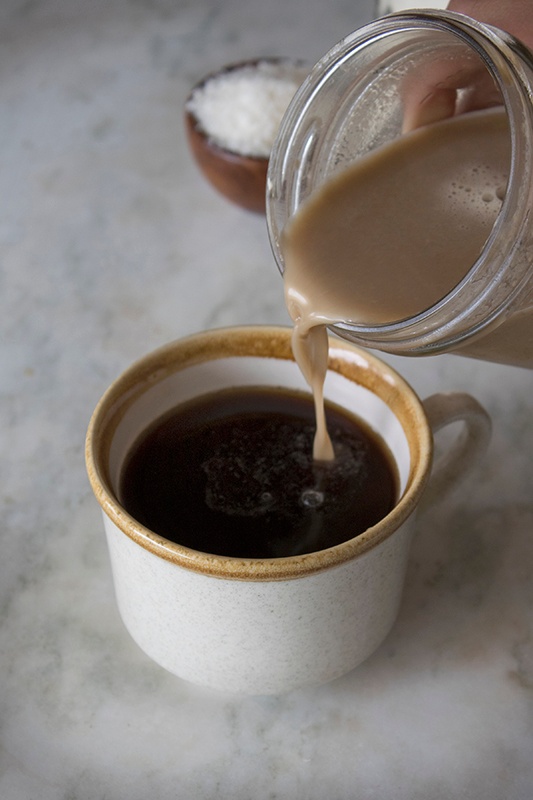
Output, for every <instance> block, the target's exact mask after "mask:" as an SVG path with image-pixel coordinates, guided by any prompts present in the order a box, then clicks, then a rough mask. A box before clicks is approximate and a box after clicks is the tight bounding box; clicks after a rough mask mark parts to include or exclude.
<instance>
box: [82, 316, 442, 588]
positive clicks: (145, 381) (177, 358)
mask: <svg viewBox="0 0 533 800" xmlns="http://www.w3.org/2000/svg"><path fill="white" fill-rule="evenodd" d="M291 333H292V332H291V329H290V328H288V327H282V326H263V325H251V326H236V327H228V328H216V329H212V330H209V331H203V332H200V333H196V334H192V335H190V336H187V337H185V338H182V339H178V340H176V341H173V342H170V343H168V344H166V345H163V346H162V347H159V348H158V349H156V350H154V351H152V352H150V353H148V354H147V355H145V356H143V357H142V358H140V359H139V360H137V361H135V362H134V363H133V364H131V366H129V367H128V368H127V369H126V370H125V371H124V372H123V373H122V374H121V375H120V376H119V377H118V378H117V379H116V380H115V381H114V382H113V383H112V384H111V386H110V387H109V388H108V389H107V391H106V392H105V393H104V395H103V396H102V398H101V399H100V401H99V403H98V405H97V406H96V408H95V410H94V413H93V415H92V417H91V420H90V423H89V428H88V431H87V436H86V443H85V458H86V465H87V472H88V476H89V480H90V483H91V486H92V489H93V492H94V494H95V496H96V498H97V500H98V503H99V504H100V506H101V508H102V510H103V512H104V513H105V514H106V515H107V516H108V517H109V518H110V519H111V521H112V522H113V523H114V524H115V525H116V526H117V528H119V530H120V531H122V532H123V533H124V534H126V536H128V537H129V538H130V539H132V540H133V541H134V542H136V543H137V544H138V545H140V546H141V547H143V548H144V549H145V550H148V551H150V552H151V553H153V554H154V555H156V556H158V557H159V558H163V559H165V560H167V561H170V562H172V563H175V564H177V565H179V566H181V567H184V568H185V569H188V570H192V571H195V572H199V573H203V574H208V575H212V576H214V577H218V578H226V579H237V580H247V581H265V580H266V581H271V580H284V579H289V578H297V577H303V576H304V575H307V574H312V573H315V572H319V571H322V570H325V569H328V568H331V567H334V566H337V565H340V564H342V563H345V562H347V561H350V560H352V559H354V558H356V557H359V556H361V555H362V554H363V553H365V552H367V551H369V550H371V549H372V548H374V547H376V546H377V545H378V544H380V543H381V542H382V541H384V540H385V539H387V538H388V537H389V536H391V535H392V534H393V533H394V532H395V531H396V530H398V528H400V526H401V525H402V524H403V522H404V521H405V520H406V519H407V518H408V517H409V516H410V515H411V513H413V511H414V510H415V508H416V506H417V504H418V501H419V499H420V496H421V494H422V492H423V490H424V488H425V485H426V483H427V480H428V478H429V474H430V469H431V463H432V457H433V436H432V433H431V428H430V425H429V423H428V419H427V416H426V412H425V410H424V407H423V404H422V402H421V400H420V399H419V397H418V396H417V395H416V393H415V392H414V390H413V389H412V388H411V386H410V385H409V384H408V383H407V381H405V379H404V378H402V377H401V376H400V375H399V374H398V373H397V372H396V370H394V369H393V368H392V367H390V366H389V365H388V364H386V363H385V362H383V361H382V360H381V359H379V358H377V357H375V356H374V355H372V354H370V353H367V352H366V351H364V350H362V349H361V348H359V347H357V346H356V345H353V344H350V343H347V342H344V341H340V340H338V339H335V338H331V339H330V355H329V369H330V370H333V371H335V372H337V373H339V374H341V375H343V376H344V377H346V378H347V379H348V380H351V381H354V382H356V383H360V384H362V385H363V386H365V387H366V388H368V389H370V390H371V391H372V392H373V393H374V394H376V395H377V396H378V397H380V398H381V399H382V400H383V401H384V402H385V404H386V405H387V406H389V408H390V409H391V410H392V412H393V413H394V414H395V416H397V418H398V419H399V420H400V423H401V426H402V428H403V430H404V433H405V435H406V437H407V440H408V445H409V452H410V461H411V463H410V468H409V476H408V479H407V484H406V487H405V489H404V491H403V493H402V496H401V498H400V499H399V500H398V502H397V504H396V506H395V507H394V509H393V510H392V511H391V512H390V513H389V514H388V515H387V516H386V517H385V518H384V519H382V520H380V521H379V522H378V523H377V524H376V525H373V526H372V527H370V528H368V529H367V530H366V531H365V532H364V533H362V534H359V535H358V536H356V537H354V538H352V539H348V540H347V541H345V542H342V543H341V544H339V545H336V546H335V547H331V548H328V549H326V550H320V551H317V552H313V553H306V554H302V555H296V556H289V557H284V558H275V559H246V558H234V557H231V556H220V555H213V554H209V553H203V552H200V551H196V550H193V549H190V548H188V547H184V546H183V545H180V544H177V543H175V542H172V541H169V540H167V539H165V538H163V537H162V536H159V535H158V534H156V533H154V532H153V531H151V530H149V529H148V528H146V527H145V526H144V525H142V524H140V523H139V522H137V520H135V519H134V518H133V517H132V516H131V515H130V514H129V513H128V512H127V511H126V509H125V508H124V507H123V506H122V505H121V503H120V502H119V501H118V499H117V497H116V495H115V492H114V490H113V488H112V485H111V481H110V478H109V474H108V470H107V467H106V465H107V460H108V454H109V448H110V445H111V440H112V437H113V434H114V432H115V430H116V427H117V425H118V423H119V422H120V420H121V419H122V417H123V415H124V414H125V412H126V411H127V410H128V408H130V407H131V405H132V404H133V403H134V402H135V400H136V399H138V398H139V397H140V396H141V395H142V394H143V393H144V392H145V391H146V390H147V389H148V388H149V387H150V386H153V385H154V384H156V383H158V382H159V381H161V380H162V379H163V378H165V377H167V376H169V375H172V374H174V373H176V372H178V371H180V370H181V369H184V368H187V367H191V366H193V365H196V364H201V363H205V362H209V361H214V360H216V359H220V358H229V357H236V356H247V357H259V358H276V359H287V360H291V361H293V360H294V359H293V356H292V350H291ZM362 375H364V376H365V380H360V377H361V376H362ZM258 383H259V382H258ZM139 433H141V431H139Z"/></svg>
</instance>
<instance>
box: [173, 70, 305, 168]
mask: <svg viewBox="0 0 533 800" xmlns="http://www.w3.org/2000/svg"><path fill="white" fill-rule="evenodd" d="M304 77H305V72H304V70H303V69H302V68H300V67H297V66H295V65H292V64H287V63H284V62H280V63H271V62H268V61H260V62H259V63H258V64H256V65H245V66H243V67H241V68H237V69H233V70H228V72H222V73H220V75H216V76H214V77H213V78H211V79H209V80H207V81H206V82H205V83H204V84H203V85H202V86H200V87H198V88H197V89H195V91H194V92H193V93H192V95H191V97H190V99H189V101H188V102H187V109H188V110H189V111H191V112H192V113H193V114H194V116H195V117H196V119H197V121H198V124H199V126H200V128H201V129H202V130H203V131H204V133H205V134H207V136H208V137H209V138H210V139H211V140H212V141H213V142H215V143H216V144H217V145H219V146H220V147H224V148H225V149H226V150H231V151H232V152H234V153H240V154H241V155H247V156H264V157H267V158H268V156H269V155H270V151H271V149H272V145H273V143H274V139H275V137H276V133H277V130H278V127H279V124H280V122H281V118H282V116H283V114H284V113H285V110H286V109H287V106H288V105H289V103H290V101H291V100H292V98H293V96H294V93H295V92H296V90H297V89H298V87H299V85H300V83H301V82H302V80H303V78H304Z"/></svg>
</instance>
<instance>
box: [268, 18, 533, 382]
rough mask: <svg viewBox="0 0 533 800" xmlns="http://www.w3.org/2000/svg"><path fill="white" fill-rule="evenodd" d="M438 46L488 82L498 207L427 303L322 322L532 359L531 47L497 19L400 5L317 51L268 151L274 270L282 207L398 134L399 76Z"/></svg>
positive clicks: (462, 350)
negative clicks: (476, 243) (460, 273)
mask: <svg viewBox="0 0 533 800" xmlns="http://www.w3.org/2000/svg"><path fill="white" fill-rule="evenodd" d="M440 58H442V59H450V58H459V59H464V58H467V59H469V60H470V62H472V60H477V61H478V62H479V65H480V67H481V68H482V69H483V70H484V71H486V74H487V75H488V76H489V77H490V80H491V81H492V82H493V85H494V87H495V89H496V90H497V91H498V92H499V95H500V99H499V102H500V103H501V105H502V106H503V107H504V109H505V112H506V114H507V117H508V122H509V130H510V139H511V160H510V173H509V180H508V184H507V188H506V192H505V196H504V199H503V202H502V205H501V209H500V211H499V212H498V215H497V217H496V220H495V223H494V225H493V227H492V230H491V233H490V235H489V237H488V238H487V240H486V242H485V245H484V247H483V250H482V252H481V254H480V256H479V258H478V259H477V261H476V262H475V263H474V264H473V265H472V266H471V268H470V269H469V271H468V272H467V274H465V276H464V278H463V280H462V281H461V282H460V283H459V284H458V285H457V286H455V287H454V288H453V289H452V290H451V291H450V292H449V294H447V295H446V296H445V297H443V298H442V299H440V300H439V301H438V302H437V303H436V304H435V305H433V306H432V307H431V308H427V309H421V310H420V312H419V313H417V314H416V315H415V316H413V317H410V318H407V319H402V320H399V321H393V322H390V323H388V322H387V323H384V324H375V323H371V324H364V323H360V322H359V321H358V320H356V319H354V320H346V321H343V322H342V323H339V324H335V325H334V326H332V329H333V330H334V331H335V332H336V333H337V334H339V335H340V336H341V337H343V338H345V339H349V340H351V341H354V342H356V343H358V344H360V345H363V346H366V347H369V348H373V349H377V350H383V351H386V352H389V353H394V354H398V355H433V354H437V353H442V352H454V353H458V354H462V355H468V356H472V357H476V358H482V359H485V360H488V361H496V362H500V363H507V364H514V365H517V366H525V367H533V266H532V264H533V223H532V220H531V212H532V209H533V104H532V100H531V97H532V95H533V56H532V55H531V53H530V52H529V51H528V50H527V49H526V48H525V47H524V46H523V45H522V44H521V43H520V42H518V41H517V40H515V39H514V38H513V37H511V36H510V35H508V34H506V33H504V32H502V31H499V30H496V29H495V28H492V27H490V26H488V25H485V24H482V23H478V22H477V21H474V20H471V19H469V18H468V17H466V16H464V15H460V14H455V13H452V12H446V11H431V10H425V11H411V12H403V13H399V14H392V15H389V16H386V17H383V18H381V19H379V20H376V21H374V22H372V23H370V24H369V25H367V26H365V27H363V28H361V29H360V30H358V31H355V32H354V33H352V34H351V35H350V36H348V37H347V38H346V39H344V40H343V41H341V42H339V43H338V44H337V45H336V46H335V47H334V48H333V49H332V50H331V51H330V52H329V53H328V54H327V55H325V56H324V57H323V58H322V59H321V60H320V61H319V62H318V63H317V64H316V65H315V67H314V68H313V69H312V71H311V73H310V74H309V76H308V77H307V79H306V80H305V82H304V83H303V85H302V86H301V88H300V89H299V91H298V92H297V94H296V96H295V98H294V100H293V101H292V103H291V105H290V106H289V109H288V110H287V113H286V115H285V117H284V119H283V121H282V124H281V127H280V130H279V133H278V137H277V140H276V142H275V144H274V148H273V151H272V154H271V158H270V166H269V172H268V179H267V224H268V230H269V236H270V240H271V244H272V249H273V252H274V255H275V258H276V261H277V263H278V266H279V268H280V270H281V272H282V273H283V271H284V259H283V250H282V241H281V240H282V232H283V229H284V227H285V225H286V224H287V222H288V221H289V219H291V217H292V216H293V215H294V214H296V212H297V211H298V209H299V208H300V206H301V205H302V204H303V203H304V202H305V201H306V199H307V198H309V197H310V195H311V194H312V193H313V192H314V191H315V190H316V189H317V188H318V187H320V186H321V185H323V184H324V183H325V182H327V181H328V180H329V179H331V178H332V177H333V176H334V175H336V174H337V173H339V171H341V170H343V169H345V168H346V167H347V166H349V165H350V164H352V163H353V162H354V161H355V160H356V159H358V158H360V157H361V156H363V155H365V154H366V153H368V152H370V151H372V150H374V149H375V148H377V147H379V146H380V145H383V144H386V143H388V142H390V141H392V140H393V139H395V138H397V137H399V136H401V135H402V123H403V113H404V110H403V100H402V86H405V81H408V80H409V79H410V78H412V77H413V76H416V75H421V74H422V75H423V74H424V70H426V69H427V67H428V64H429V63H433V62H434V61H435V59H440ZM354 280H356V278H355V273H354Z"/></svg>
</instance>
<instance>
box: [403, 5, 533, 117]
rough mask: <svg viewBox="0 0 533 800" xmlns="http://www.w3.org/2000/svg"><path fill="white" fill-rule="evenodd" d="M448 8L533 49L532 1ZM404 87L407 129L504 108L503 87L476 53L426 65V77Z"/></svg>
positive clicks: (436, 59)
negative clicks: (455, 116)
mask: <svg viewBox="0 0 533 800" xmlns="http://www.w3.org/2000/svg"><path fill="white" fill-rule="evenodd" d="M447 9H448V11H455V12H457V13H460V14H466V15H467V16H469V17H472V18H473V19H476V20H478V21H479V22H484V23H487V24H488V25H492V26H494V27H497V28H500V29H501V30H503V31H506V32H507V33H510V34H512V35H513V36H514V37H516V38H517V39H520V40H521V41H522V43H523V44H525V45H526V46H531V47H533V5H532V4H531V0H450V2H449V4H448V6H447ZM404 89H405V91H404V98H405V99H404V119H403V129H404V131H409V130H413V129H415V128H419V127H421V126H422V125H428V124H430V123H431V122H437V121H438V120H441V119H446V118H447V117H451V116H454V115H456V114H463V113H465V112H467V111H475V110H477V109H481V108H489V107H491V106H495V105H501V96H500V92H499V89H498V87H497V86H496V84H495V83H494V81H493V80H492V77H491V75H490V73H489V72H488V70H487V69H486V67H485V66H484V65H483V63H482V62H481V59H480V58H479V57H478V56H477V55H476V54H475V53H474V51H472V53H470V54H465V53H464V52H462V53H461V55H456V56H453V55H451V57H450V58H446V59H443V58H442V57H440V56H439V57H437V58H435V60H434V61H433V62H432V63H429V64H427V65H425V66H424V75H423V77H421V76H420V75H419V74H418V75H417V76H416V81H415V79H414V76H413V77H411V78H410V79H409V80H408V81H407V84H406V86H405V87H404Z"/></svg>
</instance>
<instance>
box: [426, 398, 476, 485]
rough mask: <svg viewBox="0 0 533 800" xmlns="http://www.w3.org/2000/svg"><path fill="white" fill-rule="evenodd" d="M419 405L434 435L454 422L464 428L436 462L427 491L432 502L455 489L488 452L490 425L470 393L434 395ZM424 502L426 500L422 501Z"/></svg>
mask: <svg viewBox="0 0 533 800" xmlns="http://www.w3.org/2000/svg"><path fill="white" fill-rule="evenodd" d="M422 405H423V406H424V410H425V412H426V416H427V418H428V422H429V425H430V428H431V431H432V433H433V435H435V433H436V432H437V431H438V430H440V429H441V428H444V427H445V426H446V425H450V424H452V423H453V422H462V423H464V424H463V429H462V431H461V432H460V433H459V435H458V436H457V438H456V439H455V441H454V442H453V443H452V445H451V447H450V448H449V450H448V451H447V452H446V453H444V454H443V455H442V456H441V457H440V458H439V459H438V460H437V461H436V463H435V465H434V467H433V471H432V474H431V480H430V482H429V487H428V489H429V491H428V490H426V494H431V496H432V498H434V499H435V500H437V498H438V499H440V497H442V496H444V495H445V494H448V493H449V492H450V491H451V490H452V489H455V488H457V486H458V484H459V481H458V479H459V478H460V477H461V476H462V475H464V474H465V473H466V472H468V471H469V470H470V469H471V468H472V467H473V466H474V464H475V463H476V461H478V460H479V459H480V458H481V457H482V456H483V455H484V454H485V453H486V451H487V448H488V445H489V442H490V437H491V431H492V423H491V419H490V417H489V415H488V413H487V412H486V411H485V409H484V408H483V406H482V405H480V404H479V403H478V401H477V400H474V398H473V397H471V396H470V395H469V394H462V393H460V392H452V393H449V394H448V393H439V394H433V395H431V396H430V397H428V398H426V399H425V400H424V401H423V403H422ZM424 499H426V498H424Z"/></svg>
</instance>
